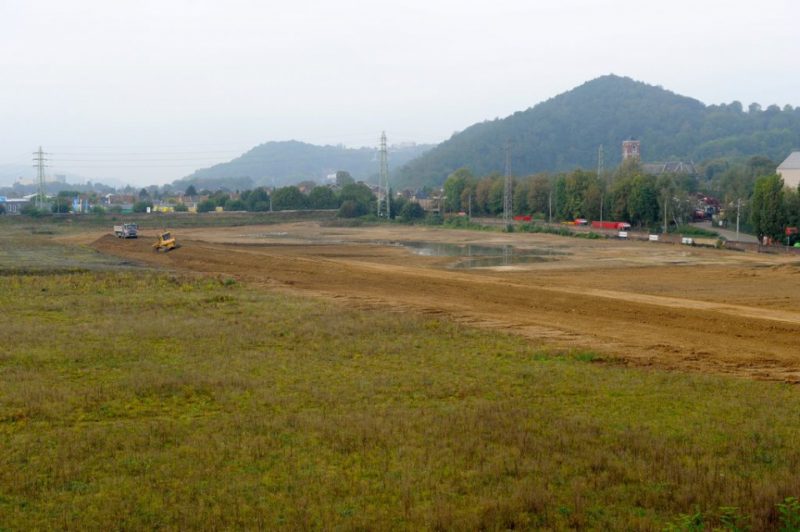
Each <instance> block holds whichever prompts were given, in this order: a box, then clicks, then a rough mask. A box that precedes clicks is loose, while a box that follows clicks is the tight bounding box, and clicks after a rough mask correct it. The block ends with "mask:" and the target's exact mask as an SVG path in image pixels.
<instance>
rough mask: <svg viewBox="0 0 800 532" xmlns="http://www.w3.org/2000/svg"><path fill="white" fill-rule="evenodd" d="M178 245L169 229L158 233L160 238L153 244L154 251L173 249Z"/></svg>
mask: <svg viewBox="0 0 800 532" xmlns="http://www.w3.org/2000/svg"><path fill="white" fill-rule="evenodd" d="M177 247H178V243H177V242H176V241H175V237H174V236H172V234H170V233H169V231H164V232H163V233H160V234H159V235H158V240H157V241H156V242H155V243H154V244H153V251H156V252H158V251H164V252H167V251H171V250H173V249H175V248H177Z"/></svg>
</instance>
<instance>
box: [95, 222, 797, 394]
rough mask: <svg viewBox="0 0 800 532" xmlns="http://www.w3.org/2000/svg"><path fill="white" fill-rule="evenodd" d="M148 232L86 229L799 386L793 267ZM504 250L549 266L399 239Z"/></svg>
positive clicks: (365, 231)
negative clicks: (479, 259) (476, 257)
mask: <svg viewBox="0 0 800 532" xmlns="http://www.w3.org/2000/svg"><path fill="white" fill-rule="evenodd" d="M151 236H153V235H147V234H146V235H144V236H143V237H142V238H139V239H138V240H118V239H116V238H114V237H113V236H111V235H103V236H100V235H82V236H81V237H80V238H82V239H84V241H87V239H88V240H89V241H90V240H94V238H97V240H94V242H93V246H94V247H95V248H96V249H98V250H100V251H102V252H103V253H107V254H111V255H115V256H120V257H125V258H126V259H129V260H135V261H139V262H142V263H147V264H152V265H158V266H160V267H164V268H168V269H174V270H182V271H194V272H201V273H204V274H214V275H223V276H226V277H236V278H238V279H241V280H243V281H247V282H249V283H253V284H255V285H260V286H264V287H269V288H272V289H283V290H291V291H296V292H301V293H305V294H312V295H316V296H323V297H328V298H335V299H341V300H346V301H347V303H348V304H349V305H356V306H359V307H363V308H383V309H394V310H398V311H417V312H423V313H429V314H433V315H443V316H446V317H449V318H451V319H455V320H458V321H461V322H465V323H469V324H472V325H477V326H482V327H492V328H498V329H503V330H508V331H510V332H514V333H516V334H521V335H524V336H526V337H529V338H531V339H532V340H534V341H536V342H539V343H541V344H543V345H546V346H548V347H557V348H575V349H589V350H592V351H596V352H600V353H603V354H604V355H606V356H607V357H609V358H612V359H617V360H619V361H621V362H623V363H630V364H634V365H640V366H655V367H659V368H670V369H681V370H692V371H702V372H714V373H730V374H736V375H741V376H747V377H751V378H760V379H771V380H784V381H788V382H800V260H798V258H797V257H784V256H772V255H759V254H749V253H741V252H731V251H722V250H715V249H699V248H692V247H686V246H677V245H669V244H658V243H646V242H628V241H615V240H583V239H574V238H563V237H557V236H552V235H533V234H518V233H515V234H504V233H477V232H469V231H453V230H444V229H437V228H417V227H400V226H387V227H370V228H336V227H322V226H319V225H318V224H315V223H311V222H304V223H298V224H285V225H270V226H258V227H233V228H198V229H186V230H182V231H180V233H178V234H176V236H177V238H178V240H179V243H180V244H181V247H180V248H179V249H177V250H175V251H172V252H170V253H168V254H164V253H154V252H153V251H152V250H151V248H150V244H151V242H152V241H153V240H154V238H150V237H151ZM409 241H415V242H429V243H451V244H458V245H463V246H466V245H467V244H493V245H499V244H513V245H514V246H515V254H520V253H521V252H522V250H526V249H527V250H535V251H538V252H539V253H541V254H542V255H543V259H542V260H544V262H535V263H530V264H518V265H509V266H498V267H491V268H479V269H459V268H458V267H457V265H458V264H459V263H460V262H463V261H464V260H466V259H465V258H459V257H440V256H439V257H436V256H422V255H418V254H414V253H412V252H411V251H409V250H408V249H406V248H405V247H402V246H399V245H397V244H398V243H400V242H409Z"/></svg>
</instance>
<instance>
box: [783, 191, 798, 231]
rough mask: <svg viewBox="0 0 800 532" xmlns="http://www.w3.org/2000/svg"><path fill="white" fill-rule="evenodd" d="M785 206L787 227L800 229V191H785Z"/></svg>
mask: <svg viewBox="0 0 800 532" xmlns="http://www.w3.org/2000/svg"><path fill="white" fill-rule="evenodd" d="M783 204H784V208H783V212H784V214H785V215H786V225H787V226H789V227H800V189H798V188H795V189H789V188H787V189H785V190H784V198H783Z"/></svg>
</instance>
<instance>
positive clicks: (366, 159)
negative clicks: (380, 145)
mask: <svg viewBox="0 0 800 532" xmlns="http://www.w3.org/2000/svg"><path fill="white" fill-rule="evenodd" d="M430 148H431V146H430V145H403V146H392V147H390V148H389V162H390V164H391V165H392V166H395V167H398V166H401V165H403V164H405V163H407V162H408V161H410V160H411V159H413V158H415V157H417V156H419V155H420V154H421V153H423V152H424V151H425V150H427V149H430ZM337 170H345V171H347V172H350V175H352V176H353V177H354V178H355V179H356V180H365V179H369V178H370V177H371V176H373V175H377V174H378V170H379V168H378V150H377V149H376V148H358V149H352V148H345V147H343V146H316V145H313V144H306V143H304V142H298V141H294V140H291V141H284V142H267V143H265V144H261V145H259V146H256V147H255V148H253V149H251V150H250V151H248V152H247V153H245V154H243V155H241V156H240V157H237V158H236V159H233V160H232V161H230V162H227V163H222V164H217V165H215V166H212V167H210V168H204V169H201V170H197V171H195V172H194V173H193V174H191V175H189V176H187V177H185V178H183V179H180V180H178V181H176V182H175V183H174V185H175V186H177V187H179V188H180V187H186V186H188V185H190V184H194V185H199V186H201V187H203V188H211V189H214V188H218V187H220V186H228V188H231V187H230V185H232V186H234V187H237V188H252V187H253V186H258V185H275V186H283V185H292V184H297V183H299V182H301V181H305V180H311V181H320V180H322V179H323V178H325V176H327V175H329V174H333V173H335V172H336V171H337Z"/></svg>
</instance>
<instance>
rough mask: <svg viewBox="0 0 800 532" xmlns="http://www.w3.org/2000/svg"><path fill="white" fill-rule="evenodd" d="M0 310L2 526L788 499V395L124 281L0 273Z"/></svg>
mask: <svg viewBox="0 0 800 532" xmlns="http://www.w3.org/2000/svg"><path fill="white" fill-rule="evenodd" d="M0 314H1V315H3V316H5V317H6V319H5V320H4V324H3V333H4V335H3V336H4V342H3V346H2V348H0V445H1V446H2V451H3V452H2V453H0V526H2V527H5V528H9V529H13V530H18V529H19V530H22V529H45V528H68V529H153V528H168V529H177V528H181V529H198V528H202V529H241V528H262V529H301V528H326V529H409V530H419V529H453V530H465V529H466V530H474V529H491V530H498V529H509V528H547V529H567V528H588V529H606V530H610V529H613V530H619V529H630V530H652V529H662V528H664V527H666V526H668V525H670V524H671V525H670V526H682V525H683V524H686V523H694V522H697V521H698V519H699V520H700V521H701V522H702V523H703V526H706V527H707V528H709V529H710V528H712V527H722V526H723V525H724V524H725V523H727V522H730V521H731V520H737V519H738V520H740V521H741V522H743V523H745V524H746V525H747V526H751V527H753V528H754V529H773V528H777V527H778V526H779V525H780V523H781V522H782V521H781V519H783V515H784V513H786V514H787V515H788V514H791V513H792V512H793V511H794V510H795V506H796V501H795V502H792V500H791V499H788V498H789V497H797V496H798V494H800V476H799V475H798V474H797V472H798V471H800V445H798V441H800V393H799V391H798V389H797V388H796V387H793V386H788V385H782V384H777V383H763V382H752V381H747V380H741V379H733V378H722V377H712V376H704V375H687V374H683V373H670V372H659V371H645V370H637V369H628V368H624V367H621V366H617V365H613V364H612V365H609V364H603V363H600V364H598V363H595V362H598V361H602V360H601V359H602V357H600V356H599V355H598V354H596V353H593V352H591V351H574V352H564V353H561V352H550V351H547V350H542V349H541V348H538V347H536V346H534V345H531V344H530V343H529V342H527V341H525V340H522V339H520V338H517V337H514V336H510V335H505V334H501V333H497V332H491V331H483V330H476V329H471V328H468V327H465V326H460V325H457V324H453V323H450V322H448V321H442V320H438V319H430V318H425V317H414V316H409V315H404V314H397V313H390V312H374V311H373V312H369V313H367V312H363V311H357V310H348V309H346V308H344V307H342V306H341V305H335V304H329V303H324V302H320V301H318V300H311V299H302V298H296V297H288V296H284V295H277V294H273V293H269V292H263V291H259V290H255V289H251V288H250V287H248V286H247V285H245V284H242V283H231V282H228V281H227V280H225V279H221V280H216V279H198V278H188V277H186V278H184V277H176V276H172V275H167V274H156V273H152V272H145V271H131V272H122V273H117V272H91V273H71V274H51V275H6V276H2V277H0ZM779 504H782V506H778V505H779ZM698 516H699V517H698ZM789 517H791V516H789ZM726 520H727V521H726Z"/></svg>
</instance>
